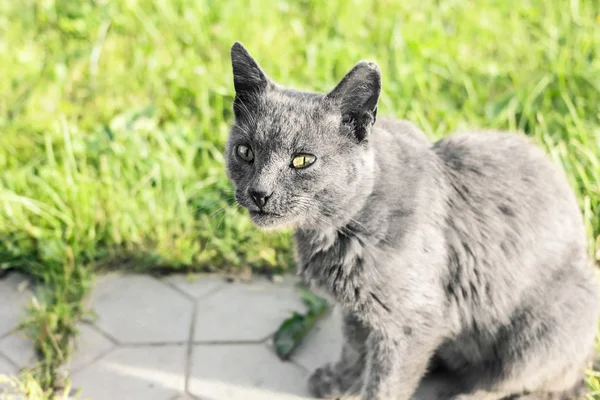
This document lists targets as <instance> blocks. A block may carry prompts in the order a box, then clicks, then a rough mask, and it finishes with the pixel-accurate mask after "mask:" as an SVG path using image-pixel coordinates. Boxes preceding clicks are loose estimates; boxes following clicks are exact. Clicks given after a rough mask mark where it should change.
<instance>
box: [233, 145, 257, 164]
mask: <svg viewBox="0 0 600 400" xmlns="http://www.w3.org/2000/svg"><path fill="white" fill-rule="evenodd" d="M235 151H236V153H237V155H238V156H239V157H240V158H241V159H242V160H244V161H246V162H252V160H254V153H253V152H252V149H251V148H250V147H248V146H246V145H244V144H240V145H239V146H238V147H237V148H236V150H235Z"/></svg>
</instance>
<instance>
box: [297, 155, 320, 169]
mask: <svg viewBox="0 0 600 400" xmlns="http://www.w3.org/2000/svg"><path fill="white" fill-rule="evenodd" d="M316 160H317V157H315V156H313V155H312V154H297V155H296V156H294V158H293V159H292V167H294V168H296V169H301V168H306V167H308V166H309V165H312V163H314V162H315V161H316Z"/></svg>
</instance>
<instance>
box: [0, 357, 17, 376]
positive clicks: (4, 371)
mask: <svg viewBox="0 0 600 400" xmlns="http://www.w3.org/2000/svg"><path fill="white" fill-rule="evenodd" d="M18 373H19V369H18V368H17V367H16V366H15V365H13V363H12V362H10V361H9V360H8V358H7V357H5V356H4V355H2V354H0V375H16V374H18Z"/></svg>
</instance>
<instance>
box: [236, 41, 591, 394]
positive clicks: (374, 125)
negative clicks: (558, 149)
mask: <svg viewBox="0 0 600 400" xmlns="http://www.w3.org/2000/svg"><path fill="white" fill-rule="evenodd" d="M231 58H232V64H233V74H234V86H235V91H236V96H235V100H234V104H233V108H234V113H235V124H234V125H233V127H232V128H231V133H230V136H229V140H228V144H227V150H226V155H227V170H228V175H229V177H230V179H231V180H232V181H233V183H234V184H235V187H236V191H235V196H236V200H237V201H238V203H239V204H241V205H242V206H244V207H246V208H247V209H248V210H249V213H250V216H251V218H252V220H253V221H254V222H255V223H256V224H257V225H258V226H259V227H261V228H264V229H275V228H282V227H291V228H295V230H296V233H295V239H296V248H297V259H298V268H299V275H300V276H301V277H302V279H303V280H304V281H305V282H306V283H307V284H309V285H310V287H312V288H313V289H315V290H318V291H320V292H321V293H325V294H326V295H328V296H329V297H330V298H333V299H334V300H335V302H336V303H337V304H339V305H340V306H341V307H342V309H343V311H344V315H345V317H344V328H343V329H344V335H345V343H344V346H343V351H342V354H341V357H340V359H339V360H338V361H337V362H336V363H333V364H330V365H327V366H324V367H323V368H320V369H318V370H316V371H315V372H314V373H313V375H312V376H311V377H310V380H309V386H310V388H311V390H312V391H313V393H314V394H315V395H317V396H319V397H331V396H334V397H335V396H337V395H339V394H342V393H357V394H359V395H360V398H361V399H363V400H392V399H394V400H405V399H410V398H411V397H412V396H413V395H414V393H415V391H416V390H417V387H418V385H419V383H420V382H421V381H422V380H424V379H429V378H430V377H432V376H436V375H437V376H439V377H442V378H443V379H445V381H447V382H450V384H449V385H448V386H447V387H445V388H443V390H441V391H440V393H439V396H440V398H454V399H461V400H467V399H490V400H491V399H517V398H518V399H569V398H575V397H576V396H578V395H579V393H580V390H581V389H582V387H583V377H584V369H585V367H586V364H587V362H588V361H589V360H590V359H591V357H592V354H593V350H594V349H593V347H594V336H595V331H596V327H597V322H598V313H599V307H598V305H599V301H598V295H597V284H596V281H595V276H594V273H593V270H592V268H591V263H590V261H589V259H588V258H587V255H586V236H585V232H584V225H583V222H582V217H581V214H580V211H579V209H578V206H577V202H576V199H575V196H574V194H573V192H572V191H571V190H570V188H569V186H568V184H567V181H566V179H565V177H564V176H563V174H562V173H561V171H560V170H559V169H558V168H556V167H555V166H554V165H553V164H552V163H551V162H550V161H549V160H548V159H547V157H546V156H545V154H544V153H543V152H542V151H541V150H540V149H538V148H537V147H535V146H534V145H532V144H530V142H529V141H528V140H527V139H526V138H525V137H523V136H521V135H517V134H501V133H495V132H478V133H462V134H455V135H452V136H449V137H447V138H445V139H443V140H440V141H438V142H436V143H433V144H432V143H430V142H429V141H428V140H427V138H426V137H425V135H424V134H423V133H422V132H421V131H419V130H418V129H417V128H415V127H414V126H413V125H411V124H410V123H407V122H403V121H396V120H390V119H383V118H380V119H377V122H375V120H376V115H377V101H378V97H379V93H380V90H381V74H380V71H379V68H378V67H377V65H376V64H374V63H371V62H366V61H362V62H360V63H358V64H357V65H356V66H355V67H354V68H352V70H351V71H350V72H348V74H347V75H346V76H345V77H344V78H343V79H342V80H341V82H340V83H339V84H338V85H337V86H336V87H335V88H334V89H333V90H332V91H331V92H329V93H328V94H326V95H325V94H318V93H310V92H301V91H297V90H291V89H286V88H283V87H281V86H278V85H277V84H275V83H273V82H272V81H271V80H270V79H269V78H268V77H267V76H266V75H265V73H264V72H263V71H262V70H261V68H260V67H259V66H258V64H257V63H256V62H255V61H254V59H253V58H252V56H251V55H250V54H249V53H248V52H247V50H246V49H245V48H244V47H243V46H242V45H241V44H239V43H235V44H234V45H233V47H232V49H231ZM436 396H437V395H436Z"/></svg>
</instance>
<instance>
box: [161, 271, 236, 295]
mask: <svg viewBox="0 0 600 400" xmlns="http://www.w3.org/2000/svg"><path fill="white" fill-rule="evenodd" d="M164 281H165V282H167V283H168V284H170V285H173V286H175V287H176V288H177V289H179V290H181V291H182V292H184V293H185V294H187V295H188V296H190V297H192V298H194V299H199V298H201V297H204V296H206V295H209V294H211V293H213V292H215V291H216V290H219V288H221V287H223V286H225V285H227V282H226V281H225V278H224V277H221V276H216V275H209V274H189V275H171V276H169V277H166V278H164Z"/></svg>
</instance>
